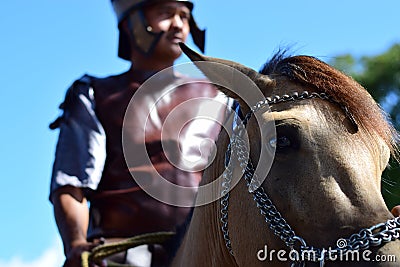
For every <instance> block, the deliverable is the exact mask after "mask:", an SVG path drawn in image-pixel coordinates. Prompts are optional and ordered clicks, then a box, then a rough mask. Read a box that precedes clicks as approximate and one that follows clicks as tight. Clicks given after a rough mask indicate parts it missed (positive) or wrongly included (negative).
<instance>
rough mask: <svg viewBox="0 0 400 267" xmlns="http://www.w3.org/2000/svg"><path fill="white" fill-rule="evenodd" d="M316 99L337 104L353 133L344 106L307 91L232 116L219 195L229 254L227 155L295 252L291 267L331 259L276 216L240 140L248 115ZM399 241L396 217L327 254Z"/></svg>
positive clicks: (230, 167)
mask: <svg viewBox="0 0 400 267" xmlns="http://www.w3.org/2000/svg"><path fill="white" fill-rule="evenodd" d="M313 98H318V99H322V100H327V101H329V102H332V103H335V104H338V105H339V107H340V108H341V109H342V110H343V111H344V112H345V114H346V116H347V117H348V118H349V120H350V121H351V123H352V124H353V126H354V127H355V129H356V130H358V126H357V123H356V121H355V120H354V118H353V116H352V114H351V113H350V112H349V111H348V109H347V107H345V106H343V105H342V104H340V103H339V102H337V101H335V100H334V99H332V98H331V97H330V96H329V95H327V94H325V93H315V92H313V93H308V92H307V91H304V92H302V93H301V94H299V93H297V92H295V93H293V94H292V95H283V96H282V97H280V96H274V97H272V98H271V97H267V98H266V99H265V100H264V101H260V102H258V103H257V104H256V105H255V106H253V107H252V108H251V110H250V111H249V112H248V113H247V114H246V116H245V117H244V118H243V120H242V121H241V122H238V121H237V120H240V118H239V116H237V115H236V119H235V120H236V122H234V125H235V126H234V129H233V133H232V136H231V138H230V143H229V145H228V148H227V151H226V153H225V171H224V173H223V182H222V192H221V201H220V204H221V223H222V227H221V229H222V233H223V238H224V240H225V244H226V247H227V248H228V251H229V253H230V254H231V255H234V253H233V250H232V244H231V240H230V237H229V229H228V206H229V191H230V189H231V182H232V177H233V169H234V166H233V164H232V160H231V156H235V157H236V160H237V161H238V163H239V166H240V168H241V171H242V173H243V178H244V180H245V181H246V185H247V187H248V191H249V192H250V193H252V194H253V199H254V201H255V202H256V205H257V207H258V208H259V210H260V213H261V215H262V216H263V217H264V220H265V221H266V222H267V224H268V226H269V228H270V230H272V232H273V233H274V234H275V235H276V236H278V237H279V238H280V239H281V240H282V241H283V242H284V243H285V245H286V246H287V247H288V248H290V250H291V251H295V252H296V254H295V255H298V256H299V257H298V259H296V260H293V261H292V265H291V266H292V267H293V266H305V262H306V261H312V262H319V263H320V266H324V264H325V261H328V260H332V256H334V255H332V254H330V253H327V252H328V250H327V249H325V248H322V249H321V248H315V247H313V246H308V245H307V243H306V241H305V240H304V239H303V238H301V237H299V236H297V235H296V234H295V232H294V231H293V230H292V228H291V227H290V225H289V224H288V223H287V222H286V221H285V219H284V218H283V217H282V215H281V214H280V213H279V211H278V210H277V208H276V207H275V205H274V204H273V203H272V201H271V199H270V198H269V197H268V195H267V194H266V192H265V190H264V188H263V187H262V186H261V183H262V182H261V180H260V179H259V178H258V177H257V174H256V173H255V169H254V166H253V164H252V162H251V159H250V158H249V151H248V148H247V143H246V141H245V140H244V139H243V134H244V132H245V131H246V125H247V123H248V121H249V120H250V118H251V116H252V115H253V114H254V113H255V112H257V111H259V110H261V109H263V108H265V107H267V106H268V105H272V104H278V103H282V102H288V101H298V100H304V99H313ZM399 238H400V217H397V218H394V219H390V220H388V221H386V222H384V223H380V224H377V225H374V226H371V227H369V228H364V229H362V230H360V231H359V232H358V233H356V234H353V235H351V236H350V238H347V239H344V238H340V239H338V240H337V242H336V245H335V246H334V249H331V248H330V249H329V252H332V251H333V252H336V253H341V254H342V255H343V254H346V253H349V252H353V251H356V250H366V249H368V248H369V247H376V246H380V245H381V244H382V243H387V242H390V241H394V240H396V239H399Z"/></svg>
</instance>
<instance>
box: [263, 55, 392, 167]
mask: <svg viewBox="0 0 400 267" xmlns="http://www.w3.org/2000/svg"><path fill="white" fill-rule="evenodd" d="M286 54H287V51H286V50H280V51H278V52H277V53H276V54H275V55H274V56H273V57H272V58H271V60H269V61H268V62H267V63H266V64H265V65H264V66H263V67H262V68H261V70H260V73H261V74H264V75H269V76H270V78H272V79H274V78H277V77H279V76H280V77H286V78H288V79H289V80H291V81H292V82H294V83H299V84H301V85H304V86H307V87H311V88H313V89H314V90H315V91H316V92H319V93H321V92H323V93H326V94H328V95H330V96H331V97H332V98H333V99H334V100H335V101H336V102H338V103H341V104H342V105H344V106H346V107H347V108H348V110H349V111H350V113H351V114H352V115H353V117H354V118H355V119H356V121H357V123H358V124H359V125H361V127H362V128H363V129H365V130H366V131H367V133H369V134H373V133H375V134H377V135H378V136H380V137H381V138H383V140H384V141H385V143H386V144H387V145H388V147H389V148H390V151H391V153H392V155H393V156H394V158H396V159H399V152H398V142H399V140H400V138H399V134H398V132H397V131H396V129H395V128H394V127H393V125H392V123H391V122H390V120H389V117H388V115H387V114H386V113H385V112H384V111H383V109H382V108H381V107H380V106H379V104H377V103H376V102H375V100H374V99H373V98H372V97H371V95H370V94H369V93H368V92H367V90H366V89H365V88H364V87H362V86H361V85H360V84H359V83H357V82H356V81H355V80H354V79H353V78H351V77H349V76H348V75H346V74H344V73H343V72H341V71H339V70H337V69H335V68H333V67H332V66H330V65H328V64H326V63H325V62H323V61H321V60H319V59H317V58H315V57H311V56H303V55H299V56H286Z"/></svg>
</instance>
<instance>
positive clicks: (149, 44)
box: [111, 0, 205, 60]
mask: <svg viewBox="0 0 400 267" xmlns="http://www.w3.org/2000/svg"><path fill="white" fill-rule="evenodd" d="M162 1H165V2H168V1H169V2H170V1H175V2H182V3H184V4H185V5H187V7H188V8H189V9H190V11H191V12H192V10H193V3H192V2H191V1H188V0H111V2H112V5H113V8H114V11H115V13H116V15H117V19H118V28H120V25H121V22H122V21H123V20H124V19H128V24H129V27H130V29H131V33H132V34H133V37H134V41H135V45H136V47H137V48H138V49H139V50H140V51H141V52H143V53H144V54H150V53H152V50H153V48H154V47H155V45H156V44H157V42H158V40H159V39H160V37H161V35H162V34H163V32H161V33H154V32H152V29H151V27H149V25H148V23H147V21H146V18H145V16H144V13H143V7H144V6H146V5H150V4H154V3H157V2H162ZM134 11H136V12H134ZM189 26H190V33H191V35H192V39H193V42H194V44H195V45H196V46H197V47H198V48H199V49H200V50H201V51H202V52H203V53H204V45H205V30H201V29H199V27H198V26H197V24H196V22H195V20H194V18H193V15H192V14H191V16H190V20H189ZM118 56H119V57H120V58H123V59H126V60H130V56H131V47H130V42H129V36H128V35H127V34H126V33H125V31H123V30H121V28H120V31H119V47H118Z"/></svg>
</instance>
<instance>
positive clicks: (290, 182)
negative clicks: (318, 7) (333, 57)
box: [175, 45, 400, 266]
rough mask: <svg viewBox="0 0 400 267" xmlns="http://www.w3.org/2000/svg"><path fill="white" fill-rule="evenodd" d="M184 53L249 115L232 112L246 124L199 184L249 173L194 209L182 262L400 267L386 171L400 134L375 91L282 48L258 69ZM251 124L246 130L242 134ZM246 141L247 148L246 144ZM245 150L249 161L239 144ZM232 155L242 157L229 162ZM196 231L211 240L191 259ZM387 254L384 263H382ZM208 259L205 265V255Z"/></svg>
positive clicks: (223, 144)
mask: <svg viewBox="0 0 400 267" xmlns="http://www.w3.org/2000/svg"><path fill="white" fill-rule="evenodd" d="M182 49H183V51H184V52H185V53H186V54H187V55H188V56H189V58H190V59H191V60H192V61H194V62H195V64H197V65H198V67H199V69H200V70H201V71H202V72H203V73H204V74H205V75H206V76H207V77H209V78H210V80H211V81H212V82H214V81H216V83H217V84H219V86H218V87H219V89H220V90H221V91H222V92H224V93H225V94H226V95H227V96H229V97H232V98H234V99H235V100H237V102H238V103H239V106H240V110H241V113H242V114H243V115H242V116H238V115H236V117H235V119H234V120H235V121H236V122H235V123H236V124H238V122H237V121H239V124H241V126H237V127H236V129H239V130H236V129H233V130H232V133H230V134H229V133H228V132H226V131H223V132H221V134H220V136H219V139H218V142H217V149H218V152H217V156H216V159H215V160H214V162H213V163H212V165H211V166H210V167H209V168H208V169H207V170H206V171H205V173H204V175H203V181H202V183H209V182H211V181H212V180H214V179H216V177H219V176H221V174H222V173H224V174H225V175H226V173H227V171H228V174H229V173H238V172H239V173H240V174H243V176H244V179H240V180H238V183H237V185H236V186H232V187H231V188H227V185H226V181H225V183H224V185H222V186H219V187H218V186H217V187H216V189H215V190H216V191H218V190H224V189H225V190H227V189H230V192H229V194H226V193H227V192H225V194H223V197H222V200H221V201H217V202H214V203H210V205H207V206H203V207H197V208H196V209H195V211H194V215H193V219H192V223H191V224H190V226H189V230H188V234H187V236H186V237H185V240H184V243H183V246H186V249H185V248H183V247H181V250H180V252H178V257H177V258H178V259H175V263H177V262H182V258H183V257H185V256H183V255H185V254H186V256H187V257H191V258H192V259H193V261H195V258H196V257H197V256H196V255H195V254H197V253H198V254H201V253H209V254H211V255H212V256H210V257H214V260H211V261H207V264H206V265H209V266H232V265H233V266H235V265H236V266H265V265H267V266H288V264H289V263H290V262H291V263H292V264H304V263H306V264H307V266H308V265H309V264H312V262H318V263H321V264H322V263H324V262H325V263H326V265H327V266H367V265H368V266H397V264H398V263H396V262H390V261H393V260H395V259H397V261H400V241H399V240H398V239H399V235H400V230H399V228H400V220H398V219H394V218H393V216H392V215H391V213H390V212H389V211H388V209H387V207H386V205H385V202H384V200H383V197H382V195H381V175H382V172H383V170H384V169H385V168H386V166H387V164H388V161H389V157H390V155H391V153H392V155H394V156H395V155H396V151H397V147H396V140H398V135H397V132H396V131H395V130H394V128H393V127H392V125H391V124H390V123H389V122H388V120H387V119H386V117H385V114H384V113H383V112H382V110H381V109H380V107H379V105H378V104H377V103H376V102H375V101H374V100H373V98H372V97H371V96H370V94H369V93H368V92H367V91H366V90H365V89H364V88H363V87H362V86H361V85H360V84H358V83H357V82H355V81H354V80H353V79H351V78H350V77H348V76H346V75H345V74H343V73H341V72H340V71H338V70H336V69H334V68H333V67H331V66H329V65H328V64H326V63H324V62H322V61H320V60H318V59H316V58H313V57H309V56H294V57H285V56H283V55H282V54H279V53H278V54H277V55H275V56H274V57H273V59H272V60H271V61H269V62H268V63H267V64H266V65H265V66H264V67H263V68H262V69H261V71H260V72H256V71H254V70H252V69H250V68H247V67H245V66H243V65H241V64H238V63H235V62H231V61H227V60H222V59H216V58H210V57H205V56H202V55H199V54H197V53H195V52H194V51H192V50H190V49H189V48H187V47H186V46H184V45H182ZM199 62H211V63H216V64H221V66H222V65H223V66H229V68H233V69H235V70H237V71H238V72H239V73H241V74H243V75H245V76H246V77H248V78H249V79H250V80H251V81H252V82H253V84H254V86H249V88H242V89H243V90H245V91H241V92H238V91H237V90H232V88H229V86H226V85H225V86H221V85H220V84H221V83H222V84H224V82H225V84H230V85H234V84H235V83H236V82H235V81H230V82H226V80H232V79H233V80H235V79H236V78H235V75H232V73H230V72H229V71H228V72H226V71H225V72H224V71H222V69H223V68H221V72H219V71H216V70H215V68H208V67H207V66H203V65H201V64H199ZM217 69H218V68H217ZM227 74H228V75H227ZM271 124H272V125H274V127H273V130H271V127H270V126H271ZM243 131H245V132H246V135H247V137H246V138H244V137H243V138H242V137H241V136H240V135H241V134H242V133H243ZM232 136H233V137H232ZM246 142H247V143H248V146H246V145H240V144H242V143H243V144H244V143H246ZM238 146H239V147H238ZM243 150H246V151H247V152H246V153H247V155H248V158H247V159H246V160H243V159H241V158H240V155H239V154H240V153H239V152H237V151H243ZM227 151H228V152H229V153H227ZM235 151H236V152H235ZM271 151H272V152H271ZM236 153H238V154H236ZM262 153H265V154H266V155H270V154H271V153H272V154H273V155H274V157H273V160H271V162H270V163H269V162H266V161H264V160H263V157H261V156H260V155H261V154H262ZM227 154H230V155H231V156H230V157H229V156H227ZM227 157H228V160H231V161H232V162H236V163H237V164H236V165H235V166H233V165H234V164H228V163H226V162H227ZM233 158H236V159H233ZM267 158H268V157H267ZM240 166H241V167H240ZM259 167H261V169H262V168H263V169H264V173H265V176H264V177H261V176H260V175H259V177H258V178H261V179H259V180H261V181H257V179H255V178H254V169H257V168H259ZM238 168H239V170H237V169H238ZM240 176H241V175H240ZM246 176H247V178H246ZM228 179H230V178H228ZM225 180H226V179H225ZM229 182H230V181H229ZM227 191H229V190H227ZM201 194H202V192H199V196H200V197H201ZM253 199H254V200H256V201H255V202H254V201H253ZM265 221H267V223H266V222H265ZM221 222H222V223H221ZM221 224H222V227H221ZM267 225H268V226H267ZM221 228H222V230H221ZM215 229H218V230H215ZM196 231H197V232H198V233H200V235H201V236H202V237H201V238H203V239H204V238H206V239H207V240H208V244H207V246H208V247H209V249H207V248H204V249H203V248H201V246H200V245H198V244H197V247H196V246H194V248H196V249H195V250H196V253H195V252H191V253H189V254H190V255H189V254H188V251H189V250H190V249H189V247H190V246H191V245H190V244H192V243H193V242H196V241H195V240H196V238H198V237H199V235H196V234H195V233H196ZM211 240H214V241H211ZM391 241H392V242H391ZM212 243H214V245H213V244H212ZM194 244H195V243H194ZM215 244H216V245H215ZM221 246H222V248H221ZM303 252H304V254H305V255H301V253H303ZM279 253H280V254H279ZM307 253H308V255H306V254H307ZM314 253H315V254H314ZM328 253H330V255H328ZM346 253H347V254H346ZM349 253H350V254H351V255H350V254H349ZM383 255H384V256H385V259H386V261H383V260H382V261H379V256H383ZM302 256H305V258H301V257H302ZM391 256H392V257H391ZM389 257H391V258H389ZM388 258H389V259H390V260H389V261H388V260H387V259H388ZM295 259H298V261H297V262H296V261H295ZM382 259H383V258H382ZM302 260H304V261H302ZM189 263H191V264H193V262H190V260H189ZM201 263H202V264H203V265H202V264H200V265H201V266H204V263H205V262H204V260H201ZM194 265H195V264H194ZM192 266H193V265H192Z"/></svg>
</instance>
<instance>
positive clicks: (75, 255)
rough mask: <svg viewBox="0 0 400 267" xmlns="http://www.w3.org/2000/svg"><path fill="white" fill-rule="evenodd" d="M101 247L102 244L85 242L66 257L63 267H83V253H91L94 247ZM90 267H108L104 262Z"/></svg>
mask: <svg viewBox="0 0 400 267" xmlns="http://www.w3.org/2000/svg"><path fill="white" fill-rule="evenodd" d="M98 245H100V243H96V244H95V243H90V242H84V243H80V244H76V245H74V246H73V247H72V248H71V250H70V251H69V252H68V254H67V256H66V260H65V262H64V265H63V267H81V266H82V265H81V264H82V252H84V251H91V250H92V249H93V248H94V247H96V246H98ZM90 267H107V263H106V262H105V261H104V263H102V264H101V265H96V264H93V263H90Z"/></svg>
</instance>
